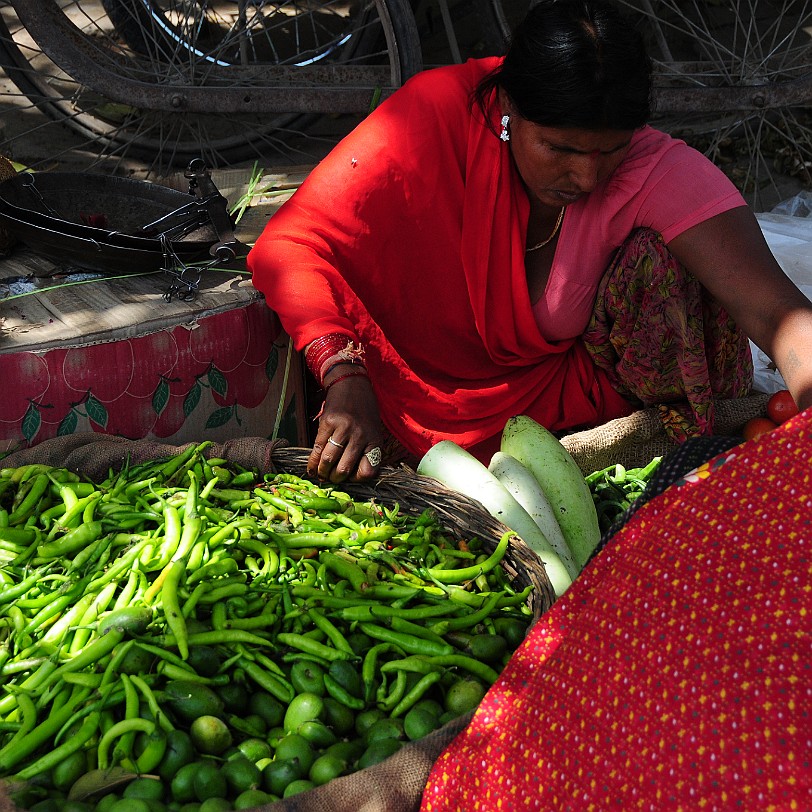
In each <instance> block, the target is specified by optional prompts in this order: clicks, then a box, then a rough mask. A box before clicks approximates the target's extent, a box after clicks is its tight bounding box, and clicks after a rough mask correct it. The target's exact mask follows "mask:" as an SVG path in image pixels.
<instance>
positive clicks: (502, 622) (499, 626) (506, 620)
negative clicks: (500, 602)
mask: <svg viewBox="0 0 812 812" xmlns="http://www.w3.org/2000/svg"><path fill="white" fill-rule="evenodd" d="M493 625H494V628H495V629H496V631H497V632H498V633H499V634H500V635H502V637H504V638H505V640H507V644H508V647H509V648H510V649H511V651H512V650H513V649H516V648H518V647H519V646H520V645H521V644H522V642H523V641H524V638H525V635H526V634H527V627H528V625H529V624H528V622H527V621H526V620H519V619H518V618H512V617H499V618H494V621H493Z"/></svg>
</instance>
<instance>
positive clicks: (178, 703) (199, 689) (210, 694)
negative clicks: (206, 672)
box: [164, 680, 223, 722]
mask: <svg viewBox="0 0 812 812" xmlns="http://www.w3.org/2000/svg"><path fill="white" fill-rule="evenodd" d="M164 695H165V697H166V700H167V701H168V703H169V706H170V707H171V708H172V710H173V711H174V712H175V713H176V714H177V715H178V716H179V717H180V718H182V719H185V720H186V721H187V722H192V721H194V720H195V719H197V718H198V717H199V716H219V715H220V714H221V713H222V712H223V700H222V699H220V697H219V696H218V695H217V694H216V693H215V692H214V690H213V689H211V688H209V686H208V685H202V684H201V683H199V682H192V681H191V680H170V681H169V682H167V683H166V687H165V689H164Z"/></svg>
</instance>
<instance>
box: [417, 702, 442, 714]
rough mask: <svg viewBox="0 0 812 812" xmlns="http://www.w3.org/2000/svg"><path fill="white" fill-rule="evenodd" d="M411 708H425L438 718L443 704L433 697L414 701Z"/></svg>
mask: <svg viewBox="0 0 812 812" xmlns="http://www.w3.org/2000/svg"><path fill="white" fill-rule="evenodd" d="M413 709H414V710H427V711H428V712H429V713H433V714H434V715H435V716H436V717H437V718H438V719H439V718H440V717H441V716H442V715H443V706H442V705H441V704H440V703H439V702H437V701H436V700H435V699H421V700H420V701H419V702H415V704H414V708H413Z"/></svg>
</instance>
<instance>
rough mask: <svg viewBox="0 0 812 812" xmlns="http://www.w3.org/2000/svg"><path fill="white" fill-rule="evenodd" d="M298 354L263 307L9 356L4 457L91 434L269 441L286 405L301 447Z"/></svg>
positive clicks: (0, 409)
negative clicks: (288, 368) (289, 363)
mask: <svg viewBox="0 0 812 812" xmlns="http://www.w3.org/2000/svg"><path fill="white" fill-rule="evenodd" d="M288 351H291V350H290V348H289V344H288V340H287V337H286V336H285V335H284V334H282V332H281V327H280V325H279V322H278V320H277V318H276V316H275V315H274V314H273V313H271V311H270V310H268V308H267V307H266V306H265V305H264V303H263V302H255V303H252V304H251V305H249V306H248V307H245V308H240V309H236V310H230V311H225V312H222V313H217V314H214V315H211V316H208V317H206V318H205V319H200V320H199V321H198V322H196V323H195V324H193V325H185V324H184V325H177V326H174V327H171V328H167V329H162V330H158V331H156V332H153V333H150V334H147V335H142V336H138V337H133V338H124V339H120V340H116V341H110V342H104V343H96V344H88V345H84V346H76V347H70V348H55V349H50V350H45V351H42V352H15V353H6V354H3V353H0V379H2V380H3V381H13V382H14V385H13V386H10V387H9V389H10V390H11V391H10V392H9V393H7V395H6V397H5V398H4V399H3V401H2V403H0V450H3V449H4V448H13V447H17V446H21V445H35V444H37V443H39V442H41V441H43V440H46V439H49V438H51V437H55V436H59V435H65V434H73V433H76V432H84V431H95V432H99V433H104V434H113V435H116V436H122V437H128V438H131V439H138V438H141V437H156V438H161V439H165V440H172V441H175V442H186V441H191V440H202V439H213V440H222V439H228V438H230V437H237V436H269V434H270V433H271V431H272V428H273V421H274V418H275V416H276V413H277V409H278V404H279V399H280V398H283V399H284V406H285V410H286V412H287V420H286V431H288V433H290V428H291V425H294V426H297V427H298V426H301V427H302V429H301V431H299V430H298V428H297V430H296V431H294V436H287V435H286V434H282V435H281V436H285V437H286V439H288V440H290V441H291V442H293V443H294V444H298V443H300V442H301V440H302V439H303V435H304V428H303V425H304V419H303V417H302V419H301V420H298V419H294V420H291V419H290V418H291V410H292V409H293V410H295V409H296V408H297V407H298V406H299V405H303V403H304V397H303V394H302V393H301V391H300V389H301V380H300V379H299V378H297V375H296V373H295V372H294V374H293V375H290V374H289V375H288V376H287V380H288V383H289V386H288V388H287V389H286V390H285V391H283V377H285V376H284V374H283V373H284V371H285V364H284V359H285V357H286V353H287V352H288ZM280 358H281V359H282V363H280ZM292 360H295V361H296V364H297V367H296V369H297V370H300V369H301V367H299V366H298V363H299V359H298V356H294V359H292ZM293 417H294V418H296V415H295V414H293ZM300 435H301V436H300Z"/></svg>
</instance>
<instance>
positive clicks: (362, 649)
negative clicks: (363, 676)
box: [347, 632, 372, 657]
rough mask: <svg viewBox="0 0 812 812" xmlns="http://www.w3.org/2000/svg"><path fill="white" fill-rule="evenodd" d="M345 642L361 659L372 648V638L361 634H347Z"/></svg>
mask: <svg viewBox="0 0 812 812" xmlns="http://www.w3.org/2000/svg"><path fill="white" fill-rule="evenodd" d="M347 642H348V643H349V644H350V648H351V649H352V650H353V651H354V652H355V653H356V654H357V655H358V656H359V657H363V656H364V655H365V654H366V653H367V652H368V651H369V650H370V649H371V648H372V638H371V637H370V636H369V635H368V634H364V633H363V632H352V634H348V635H347Z"/></svg>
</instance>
